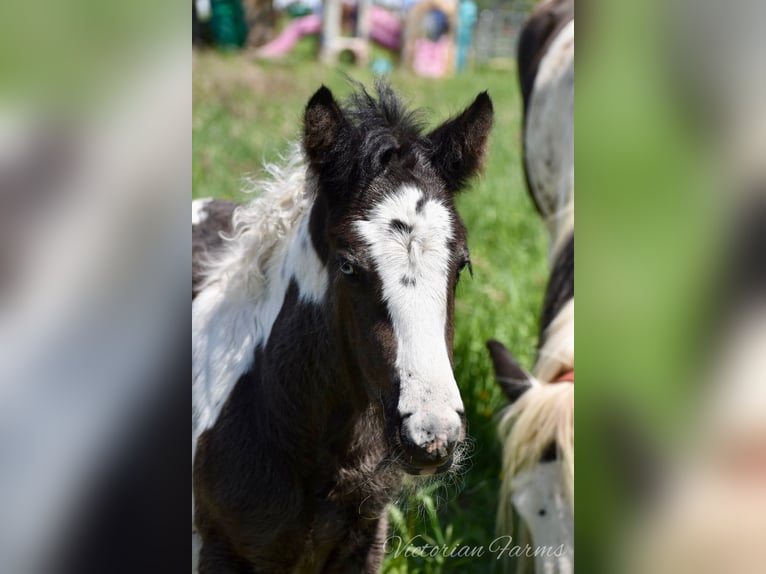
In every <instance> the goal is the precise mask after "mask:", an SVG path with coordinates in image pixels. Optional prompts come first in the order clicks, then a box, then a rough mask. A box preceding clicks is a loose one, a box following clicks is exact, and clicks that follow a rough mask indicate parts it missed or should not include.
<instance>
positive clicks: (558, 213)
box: [524, 20, 574, 239]
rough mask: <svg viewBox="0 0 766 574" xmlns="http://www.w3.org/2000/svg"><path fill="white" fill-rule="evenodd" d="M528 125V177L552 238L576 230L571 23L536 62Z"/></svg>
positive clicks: (526, 137) (526, 156)
mask: <svg viewBox="0 0 766 574" xmlns="http://www.w3.org/2000/svg"><path fill="white" fill-rule="evenodd" d="M526 122H527V125H526V129H525V134H524V137H525V140H524V147H525V150H526V151H525V161H526V165H527V173H528V174H529V180H530V183H531V188H532V193H533V194H534V196H535V199H536V201H537V203H538V205H540V208H541V210H542V214H543V217H544V218H545V220H546V224H547V226H548V230H549V232H550V234H551V237H552V238H554V239H555V238H558V237H562V236H563V235H564V229H563V228H573V227H574V20H573V21H571V22H570V23H569V24H567V25H566V26H564V28H562V29H561V31H560V32H559V33H558V34H557V35H556V38H555V39H554V40H553V42H552V43H551V45H550V47H549V48H548V51H547V52H546V54H545V56H544V57H543V59H542V61H541V62H540V67H539V68H538V71H537V75H536V76H535V83H534V86H533V88H532V94H531V96H530V101H529V109H528V111H527V119H526Z"/></svg>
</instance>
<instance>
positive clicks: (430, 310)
mask: <svg viewBox="0 0 766 574" xmlns="http://www.w3.org/2000/svg"><path fill="white" fill-rule="evenodd" d="M422 198H424V194H423V192H422V191H421V190H419V189H418V188H416V187H414V186H412V185H406V186H403V187H402V188H401V189H400V190H399V191H398V193H396V194H395V195H393V196H391V197H389V198H386V199H385V200H384V201H382V202H381V203H380V204H379V205H377V206H376V207H375V208H374V209H373V210H372V212H371V213H370V214H369V216H368V219H367V221H360V222H357V224H356V225H357V229H358V231H359V233H360V234H361V235H362V237H363V238H364V239H365V241H366V242H367V244H368V245H369V249H370V253H371V255H372V259H373V261H374V262H375V267H376V269H377V272H378V274H379V275H380V279H381V282H382V284H383V296H384V298H385V301H386V304H387V306H388V311H389V314H390V316H391V321H392V324H393V330H394V335H395V336H396V341H397V359H396V367H397V370H398V372H399V376H400V380H401V388H400V397H399V412H400V413H402V414H409V413H414V412H417V411H421V410H424V409H426V410H431V411H434V412H438V411H439V410H444V409H451V410H452V411H453V412H454V411H458V410H462V408H463V405H462V401H461V399H460V391H459V390H458V387H457V383H456V382H455V378H454V375H453V374H452V366H451V364H450V361H449V355H448V354H447V342H446V322H447V290H448V288H449V285H448V277H449V273H450V248H449V242H450V241H451V240H452V238H453V234H454V231H453V227H454V222H453V221H452V217H451V215H450V212H449V210H448V209H447V208H446V207H445V206H444V205H443V204H442V203H440V202H439V201H436V200H425V201H421V199H422ZM419 202H420V205H419ZM397 221H398V222H401V223H402V224H404V226H405V228H403V229H397V228H396V225H392V222H397Z"/></svg>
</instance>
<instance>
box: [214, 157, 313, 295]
mask: <svg viewBox="0 0 766 574" xmlns="http://www.w3.org/2000/svg"><path fill="white" fill-rule="evenodd" d="M282 159H283V163H281V164H279V163H272V164H266V166H265V167H264V169H265V171H266V173H267V174H268V177H267V178H264V179H262V180H258V181H255V182H252V183H251V191H252V192H253V193H257V194H258V195H257V197H255V199H253V200H252V201H250V203H248V204H246V205H242V206H239V207H238V208H237V209H236V210H235V211H234V216H233V222H232V223H233V226H232V227H233V231H232V234H231V235H230V236H224V241H225V246H224V248H223V250H221V252H219V253H217V254H216V256H215V258H213V259H211V260H209V261H207V262H206V265H205V267H206V269H205V278H204V280H203V283H202V286H201V289H200V290H201V291H202V290H204V289H206V288H207V287H209V286H211V285H213V284H216V283H218V284H221V283H225V284H226V286H227V291H228V292H229V293H230V294H231V293H239V294H242V295H243V296H245V295H246V296H248V297H249V298H257V297H258V296H259V295H261V294H263V293H264V291H265V289H264V287H265V282H266V281H267V270H268V268H269V266H270V263H271V262H272V260H274V259H278V258H279V257H278V256H279V255H283V253H282V252H281V251H280V249H279V247H282V246H284V245H285V243H286V241H285V240H286V238H287V237H288V236H289V235H290V232H291V231H292V230H293V229H295V226H296V224H297V222H298V220H299V219H300V218H301V216H302V215H303V213H304V212H305V211H306V208H307V207H308V206H309V205H310V204H311V202H312V200H313V195H312V194H311V193H309V190H308V189H307V188H306V170H305V168H304V167H303V154H302V152H301V149H300V146H299V145H297V144H296V145H293V147H292V148H291V150H290V152H289V154H288V155H287V156H286V157H283V158H282Z"/></svg>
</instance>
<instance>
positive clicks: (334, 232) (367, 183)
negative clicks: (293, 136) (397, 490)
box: [304, 90, 492, 474]
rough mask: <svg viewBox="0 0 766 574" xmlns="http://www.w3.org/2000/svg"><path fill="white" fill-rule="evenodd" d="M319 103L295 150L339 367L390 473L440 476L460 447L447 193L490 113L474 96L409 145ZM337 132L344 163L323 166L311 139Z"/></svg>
mask: <svg viewBox="0 0 766 574" xmlns="http://www.w3.org/2000/svg"><path fill="white" fill-rule="evenodd" d="M325 92H326V93H324V92H323V91H322V90H320V92H318V93H317V94H316V95H315V96H314V98H312V101H311V102H310V103H309V107H308V108H307V111H306V137H305V139H304V145H305V147H306V151H307V155H308V157H309V160H310V164H311V165H312V167H313V169H314V173H315V175H316V177H317V182H318V188H319V191H318V198H317V202H316V204H315V207H314V210H313V212H312V229H313V232H312V236H313V238H314V240H315V242H316V243H317V251H318V252H320V254H321V256H323V258H324V259H325V260H326V266H327V268H328V272H329V277H330V301H331V302H332V305H333V312H334V313H335V315H336V323H337V324H338V326H339V339H340V341H341V344H342V345H343V346H344V349H343V354H344V355H345V356H346V357H348V360H347V361H346V362H347V368H348V369H349V373H350V375H351V376H352V377H354V378H358V379H359V385H360V389H361V390H363V392H365V393H366V394H367V396H368V398H369V399H370V400H371V401H372V402H373V403H374V404H382V405H383V409H384V413H385V417H386V429H387V440H388V443H389V444H390V445H391V447H392V448H393V451H394V453H393V454H394V455H395V456H396V458H397V460H398V461H399V463H400V464H401V466H402V467H403V468H404V469H405V470H406V471H408V472H410V473H413V474H431V473H434V472H441V471H444V470H446V469H448V468H449V467H450V465H451V463H452V453H453V451H454V448H455V446H456V445H457V444H459V443H460V441H462V440H463V439H464V438H465V417H464V413H463V403H462V401H461V398H460V392H459V390H458V387H457V383H456V382H455V378H454V375H453V373H452V339H453V316H454V294H455V288H456V286H457V282H458V279H459V276H460V272H461V271H462V270H463V269H465V268H466V267H467V266H468V265H470V261H469V255H468V247H467V245H466V233H465V228H464V227H463V224H462V222H461V220H460V217H459V215H458V213H457V211H456V210H455V205H454V194H455V192H456V191H457V189H455V188H454V186H455V185H456V184H459V185H461V186H462V184H463V182H464V181H465V179H466V178H467V177H468V176H470V175H471V173H468V172H472V171H473V170H475V169H476V168H477V167H478V165H479V163H480V161H481V157H476V156H475V154H476V153H483V149H484V144H485V142H486V137H487V134H488V132H489V127H490V125H491V115H492V109H491V103H490V102H489V98H487V97H486V95H485V96H480V97H479V98H477V101H476V102H475V103H474V105H473V106H472V107H471V108H469V109H468V110H467V111H466V112H465V113H464V114H463V116H461V117H460V118H458V119H457V120H453V121H452V122H449V123H448V124H445V125H444V126H442V127H440V128H437V130H435V131H434V132H432V133H431V134H429V135H428V136H420V135H419V134H418V133H417V132H415V131H413V130H406V129H404V128H400V127H399V126H396V125H393V126H389V127H388V129H384V128H385V126H384V127H381V124H380V123H375V122H374V121H372V122H371V124H373V125H372V126H370V128H369V131H368V130H367V128H368V126H367V125H366V123H365V120H364V118H363V117H362V119H359V118H357V121H356V122H353V123H352V122H348V123H347V120H346V118H345V117H344V115H343V114H344V112H342V111H341V110H340V108H338V107H337V106H336V105H335V103H334V101H332V96H331V95H329V91H327V90H325ZM382 97H385V96H382ZM317 100H318V101H317ZM368 111H369V110H368ZM464 116H465V117H464ZM368 119H374V117H373V116H372V115H370V118H368ZM461 119H462V120H461ZM312 121H314V122H317V123H318V124H319V125H321V126H322V131H321V132H320V133H312V130H311V126H312ZM389 121H391V120H389ZM461 122H462V123H461ZM336 123H337V124H338V125H339V127H338V128H337V129H338V133H336V134H335V136H336V137H337V138H341V140H342V143H341V144H340V145H342V148H343V151H344V152H348V151H349V148H350V149H351V150H353V153H352V154H351V155H350V156H349V155H346V156H345V157H344V158H340V157H335V158H333V154H334V153H337V152H338V150H337V148H336V149H333V146H327V147H325V148H324V149H323V151H322V153H316V152H317V150H315V149H313V148H312V146H311V143H312V136H314V137H317V138H320V139H321V140H322V143H325V142H326V140H327V138H328V136H327V134H328V133H330V134H331V135H332V130H333V129H334V127H333V125H334V124H336ZM477 124H478V125H477ZM397 128H399V129H397ZM343 130H347V131H346V132H344V131H343ZM440 130H441V131H440ZM370 138H372V139H373V141H372V142H371V141H370ZM349 144H351V145H349ZM450 154H453V155H452V161H450V163H449V165H448V166H445V165H443V163H442V160H444V159H448V158H449V157H450ZM335 161H345V162H346V165H343V166H342V167H339V166H338V165H334V162H335ZM461 164H464V165H461ZM461 170H468V172H467V173H462V172H461ZM339 172H342V173H343V174H344V177H341V178H338V173H339Z"/></svg>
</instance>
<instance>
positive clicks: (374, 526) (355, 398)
mask: <svg viewBox="0 0 766 574" xmlns="http://www.w3.org/2000/svg"><path fill="white" fill-rule="evenodd" d="M492 115H493V112H492V103H491V101H490V99H489V97H488V96H487V94H486V93H482V94H479V95H478V96H477V98H476V100H475V101H474V102H473V104H471V106H470V107H468V108H467V109H466V110H465V111H464V112H463V113H462V114H460V115H459V116H457V117H455V118H454V119H451V120H449V121H447V122H445V123H443V124H442V125H440V126H439V127H437V128H436V129H434V130H433V131H431V132H429V133H427V134H424V133H423V132H422V130H421V128H420V126H419V125H418V123H417V121H416V118H415V116H414V115H413V114H412V113H410V112H407V111H406V110H405V109H404V108H403V107H402V105H401V103H400V102H399V100H398V99H397V97H396V96H395V95H394V93H393V92H392V90H391V89H390V88H389V87H387V86H386V85H383V84H381V85H379V86H378V98H377V99H375V98H374V97H372V96H371V95H370V94H368V93H367V92H366V91H365V90H364V89H360V90H358V91H357V92H356V93H355V94H353V95H352V96H351V97H350V98H349V100H348V102H347V103H346V105H345V106H341V105H339V104H338V103H337V102H336V100H335V99H334V97H333V95H332V94H331V92H330V90H328V89H327V88H325V87H322V88H320V89H319V90H318V91H317V92H316V93H315V94H314V96H313V97H312V98H311V99H310V101H309V102H308V105H307V107H306V110H305V114H304V125H303V139H302V150H301V149H296V150H295V152H294V153H293V154H292V156H291V157H290V158H288V159H287V161H286V162H285V165H283V166H278V167H275V166H272V167H271V175H272V179H271V181H269V182H267V183H266V184H264V186H263V190H262V194H261V195H260V196H259V197H258V198H256V199H255V200H254V201H252V202H251V203H250V204H249V205H246V206H241V207H238V208H236V209H235V210H234V212H233V219H232V221H231V229H232V231H231V234H230V236H229V237H228V238H227V239H226V240H225V241H224V242H223V245H222V246H220V247H219V248H218V249H217V250H216V249H213V250H212V251H208V252H207V256H206V257H207V259H208V261H207V262H206V263H205V265H204V267H205V271H204V273H203V274H200V275H199V276H198V279H197V282H196V283H195V284H194V285H193V286H192V290H193V293H197V295H196V298H195V299H194V301H193V304H192V318H193V327H192V351H193V367H192V372H193V392H192V478H193V479H192V485H193V489H192V490H193V497H192V512H193V523H192V540H193V542H192V545H193V548H192V550H193V553H195V544H196V545H197V547H199V548H200V551H199V571H200V572H203V573H204V572H216V573H219V572H274V573H277V572H280V573H281V572H285V573H286V572H306V573H311V572H348V573H359V572H377V571H378V570H379V568H380V564H381V561H382V558H383V552H384V540H385V537H386V532H387V522H386V512H385V507H386V505H387V504H388V503H389V502H390V501H391V500H392V499H393V497H394V496H395V495H396V494H397V492H398V490H399V488H400V485H401V480H402V478H403V473H409V474H414V475H427V474H434V473H439V472H444V471H446V470H448V469H449V468H450V466H451V465H452V463H453V459H454V457H455V456H457V454H458V452H459V450H456V448H457V447H458V445H459V444H460V443H461V441H462V440H463V439H464V438H465V415H464V411H463V403H462V400H461V398H460V392H459V390H458V387H457V384H456V382H455V379H454V376H453V373H452V339H453V310H454V295H455V287H456V284H457V281H458V278H459V275H460V271H461V270H462V269H463V268H465V267H466V266H468V265H469V264H470V261H469V253H468V247H467V244H466V231H465V228H464V226H463V224H462V222H461V219H460V216H459V215H458V213H457V211H456V210H455V201H454V200H455V194H456V193H457V192H458V191H460V190H461V189H462V188H463V187H464V186H465V184H466V182H467V181H468V179H469V178H470V177H471V176H472V175H474V174H475V173H476V172H477V170H478V169H479V168H480V167H481V164H482V162H483V160H484V156H485V148H486V143H487V138H488V135H489V132H490V128H491V124H492ZM218 207H220V209H218ZM226 209H227V207H226V206H225V205H223V206H221V205H218V206H217V205H216V203H215V202H212V203H207V204H205V205H198V206H197V210H196V211H195V217H197V221H198V224H197V226H195V228H196V229H197V234H196V236H197V237H198V238H199V239H200V241H202V242H204V237H206V236H207V237H210V236H211V234H210V233H209V229H207V232H206V231H205V229H204V228H206V227H207V228H209V226H211V225H212V226H215V225H220V223H218V224H216V221H217V220H218V221H219V220H220V217H216V216H214V215H215V214H216V213H218V214H219V215H220V213H223V212H225V210H226ZM224 219H225V218H224ZM201 253H202V250H200V251H199V252H198V256H199V255H201ZM193 560H194V557H193Z"/></svg>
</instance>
